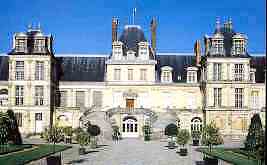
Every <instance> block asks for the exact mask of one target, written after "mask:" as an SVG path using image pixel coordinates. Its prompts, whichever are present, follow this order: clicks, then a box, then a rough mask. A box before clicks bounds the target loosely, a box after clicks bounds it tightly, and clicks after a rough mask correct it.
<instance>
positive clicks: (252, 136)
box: [245, 113, 264, 151]
mask: <svg viewBox="0 0 267 165" xmlns="http://www.w3.org/2000/svg"><path fill="white" fill-rule="evenodd" d="M263 141H264V131H263V128H262V124H261V119H260V115H259V114H257V113H256V114H254V115H253V117H252V118H251V122H250V125H249V129H248V135H247V138H246V141H245V149H246V150H248V151H257V150H258V149H259V148H260V147H261V145H262V144H263Z"/></svg>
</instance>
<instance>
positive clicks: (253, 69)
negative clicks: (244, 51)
mask: <svg viewBox="0 0 267 165" xmlns="http://www.w3.org/2000/svg"><path fill="white" fill-rule="evenodd" d="M255 72H256V69H255V68H250V74H249V79H250V81H251V82H253V83H255Z"/></svg>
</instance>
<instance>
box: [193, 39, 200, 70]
mask: <svg viewBox="0 0 267 165" xmlns="http://www.w3.org/2000/svg"><path fill="white" fill-rule="evenodd" d="M194 52H195V57H196V66H200V60H201V48H200V40H196V42H195V45H194Z"/></svg>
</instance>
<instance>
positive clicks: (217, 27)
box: [216, 17, 221, 32]
mask: <svg viewBox="0 0 267 165" xmlns="http://www.w3.org/2000/svg"><path fill="white" fill-rule="evenodd" d="M220 26H221V25H220V18H219V17H217V18H216V32H220V28H221V27H220Z"/></svg>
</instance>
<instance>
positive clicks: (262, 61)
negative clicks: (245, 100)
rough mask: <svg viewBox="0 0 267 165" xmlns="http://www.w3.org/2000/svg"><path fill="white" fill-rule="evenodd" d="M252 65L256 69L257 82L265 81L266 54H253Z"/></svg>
mask: <svg viewBox="0 0 267 165" xmlns="http://www.w3.org/2000/svg"><path fill="white" fill-rule="evenodd" d="M250 63H251V67H252V68H255V69H256V74H255V78H256V82H257V83H264V78H265V77H264V74H265V72H264V70H266V56H258V57H255V56H252V57H251V61H250Z"/></svg>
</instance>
